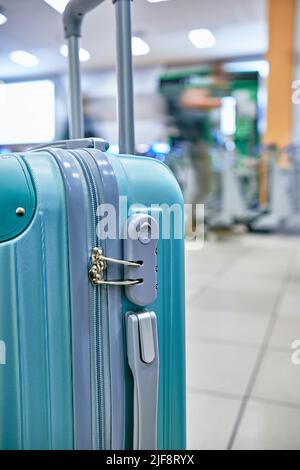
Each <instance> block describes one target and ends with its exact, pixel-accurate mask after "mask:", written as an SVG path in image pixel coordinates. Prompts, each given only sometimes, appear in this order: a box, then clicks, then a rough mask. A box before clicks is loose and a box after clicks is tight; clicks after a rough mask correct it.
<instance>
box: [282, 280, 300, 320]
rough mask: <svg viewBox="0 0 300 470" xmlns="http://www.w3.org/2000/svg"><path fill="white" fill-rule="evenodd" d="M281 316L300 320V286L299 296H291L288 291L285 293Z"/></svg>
mask: <svg viewBox="0 0 300 470" xmlns="http://www.w3.org/2000/svg"><path fill="white" fill-rule="evenodd" d="M279 315H283V316H295V317H298V318H300V284H299V293H298V294H291V293H289V292H288V291H287V292H285V293H284V295H283V297H282V299H281V302H280V306H279Z"/></svg>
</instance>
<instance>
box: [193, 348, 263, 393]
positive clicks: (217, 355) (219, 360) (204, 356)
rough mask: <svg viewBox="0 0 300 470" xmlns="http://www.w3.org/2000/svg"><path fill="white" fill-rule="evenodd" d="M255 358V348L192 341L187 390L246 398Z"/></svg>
mask: <svg viewBox="0 0 300 470" xmlns="http://www.w3.org/2000/svg"><path fill="white" fill-rule="evenodd" d="M256 355H257V349H256V348H250V347H237V346H232V345H229V344H217V343H205V342H200V341H195V340H189V341H188V342H187V386H188V389H200V390H211V391H217V392H223V393H233V394H237V395H243V394H244V393H245V390H246V386H247V383H248V380H249V376H250V374H251V371H252V369H253V366H254V363H255V359H256Z"/></svg>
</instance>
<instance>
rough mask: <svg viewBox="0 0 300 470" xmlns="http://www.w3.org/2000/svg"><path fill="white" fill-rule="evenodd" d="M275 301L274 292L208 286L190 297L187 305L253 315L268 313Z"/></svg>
mask: <svg viewBox="0 0 300 470" xmlns="http://www.w3.org/2000/svg"><path fill="white" fill-rule="evenodd" d="M275 302H276V294H273V293H267V292H266V293H261V292H260V293H259V292H256V293H255V292H245V291H242V290H241V289H239V288H238V287H237V288H236V289H234V288H232V289H231V290H228V289H226V288H225V289H223V288H215V287H210V288H207V289H205V292H203V293H202V292H201V291H200V292H199V295H198V296H196V297H194V298H193V299H192V302H191V303H190V304H189V305H188V307H189V308H191V309H192V310H193V311H195V309H196V308H198V311H199V312H209V311H214V312H216V311H218V312H220V313H225V312H229V313H233V312H234V313H249V314H253V315H270V314H271V312H272V310H273V308H274V305H275Z"/></svg>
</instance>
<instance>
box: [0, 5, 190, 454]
mask: <svg viewBox="0 0 300 470" xmlns="http://www.w3.org/2000/svg"><path fill="white" fill-rule="evenodd" d="M100 3H102V2H101V1H99V0H98V1H97V0H89V1H87V0H85V1H82V0H73V1H71V2H70V3H69V5H68V7H67V10H66V12H65V15H64V22H65V30H66V37H67V38H68V39H69V51H70V54H69V56H70V65H71V81H70V88H71V103H72V113H71V124H72V126H71V128H72V139H71V140H69V141H66V142H58V143H53V144H51V145H49V146H47V147H45V148H39V149H35V150H32V151H30V152H25V153H19V154H9V155H2V156H0V214H1V219H0V449H2V450H7V449H34V450H37V449H42V450H47V449H107V450H110V449H120V450H121V449H135V450H140V449H184V448H185V331H184V239H183V200H182V195H181V192H180V189H179V187H178V184H177V182H176V180H175V179H174V177H173V175H172V174H171V172H170V170H169V169H168V168H167V167H166V166H165V165H164V164H163V163H161V162H159V161H156V160H154V159H150V158H143V157H137V156H132V155H126V154H127V153H128V154H129V153H131V154H133V132H132V130H133V125H132V117H133V106H132V99H131V97H132V79H131V66H129V65H128V64H130V63H131V49H130V40H129V39H130V1H129V0H128V1H127V0H117V1H116V10H117V20H118V22H117V25H118V28H117V30H118V44H119V46H120V45H121V49H122V48H123V49H122V50H121V53H120V54H119V114H120V148H121V155H114V154H112V153H110V151H109V145H108V144H107V143H106V142H105V141H103V140H102V139H85V138H83V137H82V121H81V119H82V116H81V103H80V81H79V73H78V72H79V61H78V38H79V36H80V26H81V21H82V19H83V17H84V14H85V13H86V12H87V11H89V10H91V9H92V8H93V7H95V6H97V5H98V4H100ZM128 38H129V39H128ZM124 45H125V47H124ZM119 49H120V47H119ZM72 50H73V54H72ZM76 50H77V53H76ZM124 58H125V59H126V60H124ZM125 94H126V96H125Z"/></svg>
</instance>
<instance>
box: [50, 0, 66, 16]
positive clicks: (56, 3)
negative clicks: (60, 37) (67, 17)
mask: <svg viewBox="0 0 300 470" xmlns="http://www.w3.org/2000/svg"><path fill="white" fill-rule="evenodd" d="M44 1H45V2H46V3H48V5H50V7H52V8H54V9H55V10H56V11H58V13H63V12H64V11H65V8H66V6H67V5H68V3H69V1H70V0H44Z"/></svg>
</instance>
